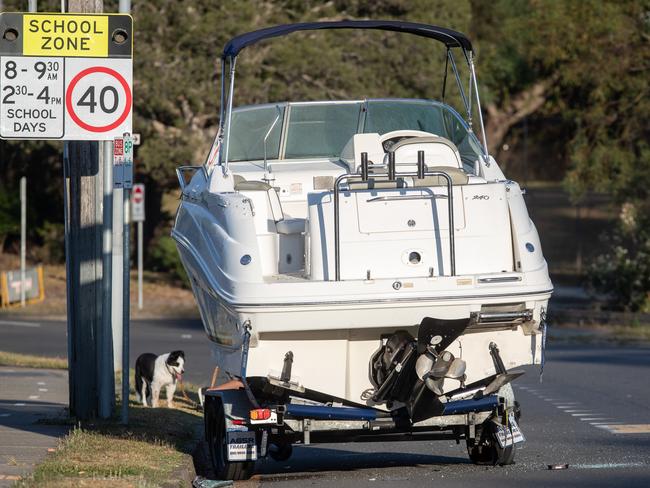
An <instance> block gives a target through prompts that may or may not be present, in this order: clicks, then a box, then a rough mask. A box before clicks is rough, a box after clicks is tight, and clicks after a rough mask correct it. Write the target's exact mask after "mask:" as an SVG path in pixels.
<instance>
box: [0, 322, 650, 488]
mask: <svg viewBox="0 0 650 488" xmlns="http://www.w3.org/2000/svg"><path fill="white" fill-rule="evenodd" d="M18 322H21V321H18ZM176 348H182V349H184V350H185V351H186V353H187V355H188V365H187V378H188V380H189V381H192V382H195V383H199V384H203V383H205V382H207V381H208V378H209V375H210V373H211V370H212V366H211V364H210V357H209V350H208V345H207V340H206V339H205V338H204V335H203V332H202V328H201V325H200V323H199V322H166V321H164V322H159V321H155V322H154V321H136V322H134V323H133V327H132V358H135V357H137V355H138V354H139V353H141V352H145V351H151V352H157V353H162V352H166V351H169V350H171V349H176ZM0 350H8V351H14V352H24V353H33V354H47V355H57V354H58V355H65V352H66V344H65V324H63V323H56V322H52V323H46V322H40V323H38V325H31V326H30V325H26V324H25V323H22V324H11V323H9V322H8V319H7V320H2V319H0ZM538 373H539V370H538V368H532V367H531V368H527V374H526V375H524V376H523V377H522V378H520V379H519V380H517V382H516V383H515V394H516V395H517V398H518V400H519V401H520V403H521V405H522V419H521V428H522V430H523V433H524V434H525V436H526V438H527V442H525V443H524V444H523V446H522V447H521V448H520V449H518V451H517V456H516V463H515V464H514V465H512V466H507V467H477V466H474V465H472V464H470V463H469V462H468V459H467V455H466V452H465V449H464V446H463V445H462V444H461V445H456V444H455V443H454V442H448V441H438V442H411V443H390V444H388V443H364V444H338V445H313V446H305V447H296V448H295V449H294V455H293V457H292V458H291V459H289V460H288V461H287V462H284V463H277V462H274V461H271V460H264V461H262V462H259V463H258V466H257V472H258V474H257V475H256V476H255V477H254V479H253V480H251V481H249V482H247V483H241V486H258V485H260V484H261V485H267V484H268V485H269V486H273V487H278V488H279V487H285V486H287V487H302V486H306V485H309V486H314V487H319V486H323V487H325V486H327V487H330V486H332V485H333V484H336V485H337V488H343V487H352V486H354V487H357V486H370V487H378V486H387V487H388V486H390V487H393V486H398V485H399V486H400V487H420V486H445V487H447V486H450V487H456V486H458V487H461V486H463V487H465V486H472V485H476V486H498V487H510V486H512V487H515V486H517V487H521V486H526V487H548V486H558V487H574V486H589V487H592V486H625V487H647V486H650V347H647V346H639V347H631V346H620V347H616V346H611V345H593V344H586V343H583V344H580V343H571V344H564V343H561V342H559V341H550V342H549V347H548V350H547V363H546V368H545V372H544V378H543V383H540V382H539V374H538ZM0 396H1V394H0ZM549 464H568V465H569V468H568V469H566V470H559V471H551V470H549V469H548V468H547V465H549ZM239 484H240V483H238V485H239Z"/></svg>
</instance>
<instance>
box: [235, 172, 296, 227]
mask: <svg viewBox="0 0 650 488" xmlns="http://www.w3.org/2000/svg"><path fill="white" fill-rule="evenodd" d="M233 179H234V182H235V191H244V192H248V191H259V192H265V193H266V195H267V200H268V204H269V207H270V209H271V214H272V215H271V216H272V218H273V220H274V222H275V230H276V232H277V233H278V234H283V235H292V234H302V233H303V232H305V219H298V218H296V219H293V218H286V217H285V215H284V212H283V211H282V204H281V203H280V197H279V196H278V192H277V191H275V189H274V188H273V187H272V186H271V185H269V184H268V183H266V182H264V181H248V180H246V179H245V178H244V177H243V176H241V175H233Z"/></svg>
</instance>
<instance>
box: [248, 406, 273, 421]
mask: <svg viewBox="0 0 650 488" xmlns="http://www.w3.org/2000/svg"><path fill="white" fill-rule="evenodd" d="M270 418H271V409H270V408H256V409H255V410H251V420H257V421H260V420H269V419H270Z"/></svg>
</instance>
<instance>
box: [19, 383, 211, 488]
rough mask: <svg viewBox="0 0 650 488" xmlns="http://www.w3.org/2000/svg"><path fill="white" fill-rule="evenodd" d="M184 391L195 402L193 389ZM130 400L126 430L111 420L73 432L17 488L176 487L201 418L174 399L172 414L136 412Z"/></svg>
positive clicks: (187, 464)
mask: <svg viewBox="0 0 650 488" xmlns="http://www.w3.org/2000/svg"><path fill="white" fill-rule="evenodd" d="M185 386H186V389H187V390H189V391H188V394H189V395H190V397H191V398H192V399H193V400H195V399H196V389H195V387H193V386H192V385H187V384H186V385H185ZM130 400H131V401H130V407H129V425H128V426H123V425H120V424H119V422H118V421H117V420H113V421H105V422H95V423H87V424H84V425H82V427H81V428H78V427H77V428H75V429H74V430H72V431H71V432H70V434H69V435H68V436H66V437H64V438H63V439H61V441H60V443H59V446H58V448H57V449H56V451H55V452H53V453H51V454H50V455H48V457H47V458H46V459H45V461H44V462H43V463H41V464H40V465H39V466H37V468H36V470H35V471H34V473H33V475H32V476H31V477H30V478H28V479H25V480H22V481H20V482H19V483H18V484H17V486H18V487H21V488H36V487H39V488H40V487H45V488H72V487H82V486H88V487H90V486H92V487H102V488H104V487H106V488H108V487H110V488H122V487H143V488H144V487H147V488H148V487H156V486H161V485H163V484H164V485H165V486H181V483H182V482H183V480H182V479H181V478H182V472H183V470H187V469H191V466H192V457H191V452H192V450H193V449H194V446H195V445H196V440H197V436H198V435H199V433H200V430H201V427H202V415H201V413H200V412H199V411H198V410H196V409H195V408H194V404H192V403H190V402H187V401H186V400H184V399H182V398H178V397H177V398H176V401H175V403H176V407H177V408H174V409H168V408H158V409H152V408H145V407H141V406H139V405H136V404H135V397H134V395H133V394H132V395H131V398H130ZM117 410H118V411H119V406H118V409H117ZM52 421H53V422H57V423H58V422H61V420H60V419H59V420H56V419H55V420H52Z"/></svg>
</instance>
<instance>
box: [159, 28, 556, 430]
mask: <svg viewBox="0 0 650 488" xmlns="http://www.w3.org/2000/svg"><path fill="white" fill-rule="evenodd" d="M323 28H363V29H386V30H392V31H399V32H405V33H410V34H414V35H418V36H423V37H428V38H431V39H433V40H436V41H440V42H442V43H443V44H444V45H445V46H446V48H447V55H448V63H447V65H448V68H449V70H450V73H453V74H454V78H455V79H456V81H457V82H458V89H459V91H460V94H461V98H462V100H463V104H464V109H465V114H464V117H463V116H461V115H460V114H459V113H458V112H457V111H456V110H454V109H453V108H452V107H451V106H449V105H447V104H445V103H443V102H441V101H435V100H424V99H422V100H420V99H418V100H415V99H402V98H384V99H360V100H342V101H317V102H315V101H291V102H281V103H268V104H263V105H254V106H246V107H239V108H233V98H234V94H235V66H236V60H237V55H238V54H239V52H240V51H241V50H242V49H244V48H245V47H246V46H248V45H250V44H252V43H255V42H258V41H261V40H263V39H266V38H269V37H276V36H279V35H287V34H290V33H292V32H294V31H297V30H307V29H323ZM454 52H456V54H458V53H461V55H460V57H459V59H461V60H462V61H463V62H466V63H467V67H468V72H469V81H468V83H463V82H461V78H460V76H459V72H458V70H457V66H456V61H455V58H454ZM442 76H444V79H445V80H447V73H446V72H445V73H444V74H443V75H442ZM442 76H441V79H442ZM449 78H450V79H451V76H450V77H449ZM221 80H222V82H221V88H222V94H221V102H222V103H221V118H220V120H221V123H220V128H219V132H218V134H217V136H216V139H215V141H214V144H213V146H212V149H211V151H210V153H209V155H208V156H207V158H206V161H205V163H204V164H203V165H201V166H191V167H181V168H179V171H178V173H179V181H180V183H181V186H182V199H181V202H180V206H179V208H178V213H177V216H176V221H175V225H174V228H173V231H172V236H173V238H174V239H175V240H176V243H177V247H178V250H179V253H180V256H181V259H182V262H183V265H184V267H185V269H186V271H187V274H188V276H189V278H190V281H191V284H192V288H193V292H194V296H195V297H196V301H197V304H198V306H199V309H200V313H201V317H202V320H203V324H204V326H205V330H206V333H207V335H208V337H209V339H210V341H212V345H213V351H214V358H215V361H216V364H217V365H218V366H219V367H220V368H221V370H222V371H223V372H225V373H226V374H228V375H230V377H231V378H233V379H236V380H238V381H241V382H242V383H243V384H244V385H245V386H248V383H250V382H251V381H252V378H265V379H266V380H267V381H271V382H276V383H278V382H280V383H283V384H291V385H292V388H293V390H294V391H300V390H301V389H302V390H304V389H305V388H307V389H310V390H314V391H317V392H321V393H324V394H326V395H330V396H331V397H332V398H337V399H339V400H340V401H344V402H348V403H349V404H355V405H364V406H369V407H373V408H376V409H380V410H382V409H383V410H395V409H399V408H405V407H406V408H407V409H408V411H409V415H410V416H411V420H412V421H413V422H417V421H422V420H425V419H427V418H430V417H431V416H432V415H434V413H435V409H433V410H432V409H431V408H430V405H431V404H433V403H436V402H445V401H448V400H449V399H450V398H456V397H454V395H456V394H457V393H458V392H465V393H466V392H476V391H478V390H481V389H485V388H486V386H489V385H491V386H489V389H490V391H492V390H494V388H495V387H496V388H498V387H500V386H503V384H505V383H507V382H508V381H509V380H510V379H511V378H510V377H508V378H505V376H504V375H506V373H507V370H510V369H511V368H514V367H518V366H522V365H529V364H538V363H540V361H542V354H543V349H542V348H543V339H544V330H545V314H546V309H547V304H548V300H549V298H550V296H551V293H552V290H553V286H552V284H551V281H550V279H549V275H548V268H547V264H546V261H545V260H544V256H543V254H542V248H541V245H540V241H539V236H538V233H537V230H536V229H535V226H534V224H533V222H532V221H531V219H530V218H529V216H528V212H527V210H526V204H525V201H524V191H523V190H522V189H521V188H520V186H519V185H518V184H517V183H516V182H514V181H511V180H509V179H507V178H506V177H505V176H504V174H503V172H502V171H501V169H500V168H499V166H498V163H497V162H496V161H495V160H494V158H493V157H492V156H490V155H489V154H488V152H487V142H486V140H485V130H484V127H483V120H482V115H481V110H480V101H479V91H478V84H477V79H476V74H475V69H474V58H473V54H472V46H471V43H470V41H469V40H468V39H467V38H466V37H465V36H464V35H463V34H461V33H458V32H454V31H451V30H448V29H443V28H439V27H434V26H425V25H422V24H412V23H405V22H388V21H387V22H380V21H377V22H373V21H365V22H364V21H344V22H324V23H313V24H293V25H288V26H278V27H274V28H269V29H264V30H261V31H256V32H252V33H248V34H244V35H242V36H239V37H236V38H234V39H233V40H231V41H230V42H229V43H228V44H227V45H226V47H225V49H224V54H223V59H222V78H221ZM467 87H469V91H466V90H465V88H467ZM442 98H443V99H444V93H443V97H442ZM477 122H478V123H477ZM475 127H476V128H477V129H478V130H477V132H478V133H479V134H480V135H481V138H479V137H477V135H476V133H475V131H474V128H475ZM424 397H426V401H424V400H421V398H424Z"/></svg>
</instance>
